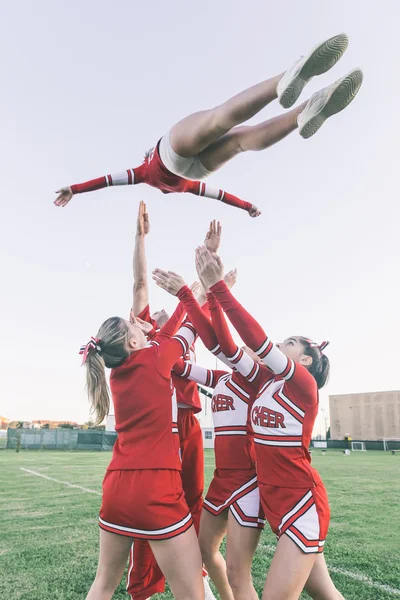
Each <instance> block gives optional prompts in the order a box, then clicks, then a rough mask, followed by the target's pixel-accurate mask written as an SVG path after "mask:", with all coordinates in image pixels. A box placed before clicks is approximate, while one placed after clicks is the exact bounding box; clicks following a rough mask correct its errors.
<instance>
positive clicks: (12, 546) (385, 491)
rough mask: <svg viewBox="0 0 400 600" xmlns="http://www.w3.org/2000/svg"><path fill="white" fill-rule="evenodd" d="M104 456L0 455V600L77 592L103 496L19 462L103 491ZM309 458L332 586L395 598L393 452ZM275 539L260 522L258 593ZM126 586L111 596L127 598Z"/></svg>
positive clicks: (399, 465)
mask: <svg viewBox="0 0 400 600" xmlns="http://www.w3.org/2000/svg"><path fill="white" fill-rule="evenodd" d="M109 460H110V454H109V453H106V452H104V453H97V452H57V451H53V452H51V451H47V452H46V451H21V452H20V453H16V452H15V451H9V450H2V451H1V452H0V572H1V573H2V575H1V577H0V597H1V598H7V600H17V599H18V600H28V599H29V600H54V599H57V600H82V598H84V597H85V595H86V593H87V591H88V589H89V587H90V585H91V582H92V580H93V578H94V575H95V571H96V565H97V555H98V526H97V514H98V510H99V506H100V501H101V498H100V496H97V495H94V494H91V493H88V492H84V491H82V490H80V489H77V488H71V487H68V486H65V485H62V484H60V483H56V482H53V481H50V480H47V479H43V478H41V477H35V476H33V475H31V474H28V473H26V472H25V471H22V470H21V468H27V469H32V470H34V471H37V472H39V473H42V474H43V475H47V476H48V477H52V478H55V479H59V480H61V481H64V482H70V483H74V484H78V485H81V486H83V487H85V488H88V489H90V490H95V491H97V492H101V482H102V478H103V475H104V471H105V469H106V467H107V464H108V462H109ZM313 464H314V466H315V467H316V468H317V469H318V470H319V471H320V473H321V475H322V478H323V479H324V482H325V484H326V487H327V489H328V494H329V498H330V503H331V526H330V531H329V535H328V539H327V542H326V545H325V556H326V560H327V562H328V565H329V566H330V567H332V571H331V572H332V578H333V579H334V581H335V583H336V585H337V587H338V588H339V590H340V591H341V592H342V594H343V595H344V597H345V598H346V600H389V599H392V598H395V597H399V598H400V552H399V548H400V546H399V532H400V455H395V456H392V455H391V453H389V452H372V451H370V452H353V453H352V454H351V456H344V455H343V454H342V452H340V451H334V450H328V452H327V453H326V455H325V456H323V455H322V452H320V451H319V450H316V451H314V453H313ZM213 468H214V455H213V452H212V451H208V450H206V486H207V485H208V483H209V482H210V480H211V477H212V472H213ZM274 545H275V539H274V536H273V534H272V533H271V531H270V530H269V528H268V527H267V528H266V530H265V532H264V534H263V535H262V538H261V541H260V545H259V548H258V550H257V553H256V556H255V558H254V562H253V576H254V582H255V586H256V589H257V591H258V592H259V595H260V597H261V592H262V588H263V584H264V581H265V576H266V573H267V570H268V565H269V563H270V560H271V558H272V555H273V547H274ZM124 583H125V582H124V581H123V582H121V585H120V586H119V588H118V590H117V592H116V594H115V596H114V598H116V599H120V600H122V599H125V600H128V598H129V597H128V595H127V594H126V592H125V588H124ZM172 597H173V596H172V595H171V593H170V592H169V591H167V592H166V593H165V594H163V595H162V598H165V599H170V598H172ZM302 597H304V598H308V596H307V594H305V593H304V594H303V596H302Z"/></svg>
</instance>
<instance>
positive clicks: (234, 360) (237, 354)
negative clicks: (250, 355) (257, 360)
mask: <svg viewBox="0 0 400 600" xmlns="http://www.w3.org/2000/svg"><path fill="white" fill-rule="evenodd" d="M243 354H244V352H243V350H242V349H241V348H238V349H237V350H236V352H235V354H234V355H233V356H227V359H228V360H229V362H231V363H232V364H233V365H236V364H237V363H238V362H239V360H240V359H241V358H242V356H243Z"/></svg>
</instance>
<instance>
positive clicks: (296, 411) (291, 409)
mask: <svg viewBox="0 0 400 600" xmlns="http://www.w3.org/2000/svg"><path fill="white" fill-rule="evenodd" d="M273 398H274V400H275V402H277V403H278V404H279V405H280V406H282V408H284V409H285V410H286V411H287V412H288V413H290V414H291V415H292V417H294V418H295V419H296V420H297V421H299V423H303V422H304V417H305V416H306V413H305V412H304V410H302V409H301V408H299V407H298V406H297V404H295V403H294V402H292V400H289V398H288V397H287V396H285V394H284V393H283V390H282V389H281V390H279V391H278V392H276V393H275V394H274V395H273Z"/></svg>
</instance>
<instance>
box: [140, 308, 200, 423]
mask: <svg viewBox="0 0 400 600" xmlns="http://www.w3.org/2000/svg"><path fill="white" fill-rule="evenodd" d="M137 317H138V318H140V319H142V320H143V321H146V322H147V323H151V325H152V326H153V328H154V329H155V330H157V327H158V325H157V322H156V321H155V320H154V319H153V318H152V317H151V314H150V307H149V305H147V306H146V307H145V308H144V309H143V310H142V312H141V313H140V314H139V315H137ZM195 341H196V338H195V339H194V341H193V343H192V344H191V345H190V347H189V349H188V351H187V352H186V354H185V356H184V358H185V360H188V361H191V362H193V363H195V362H196V354H195V349H194V344H195ZM171 378H172V384H173V389H172V391H173V394H174V397H175V400H176V402H177V404H178V405H179V404H181V405H185V407H188V408H191V409H193V411H194V412H195V413H199V412H201V410H202V407H201V400H200V394H199V391H198V389H197V385H196V384H195V383H194V382H193V381H190V380H188V379H182V378H181V377H179V376H178V375H176V374H175V373H174V372H172V373H171Z"/></svg>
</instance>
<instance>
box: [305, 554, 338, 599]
mask: <svg viewBox="0 0 400 600" xmlns="http://www.w3.org/2000/svg"><path fill="white" fill-rule="evenodd" d="M305 588H306V591H307V593H308V594H309V595H310V596H311V598H313V600H344V597H343V596H342V594H341V593H340V592H339V591H338V590H337V589H336V587H335V584H334V583H333V581H332V579H331V577H330V575H329V571H328V567H327V566H326V562H325V557H324V555H323V554H319V555H318V556H317V560H316V561H315V564H314V566H313V569H312V571H311V574H310V576H309V578H308V579H307V583H306V586H305Z"/></svg>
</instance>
